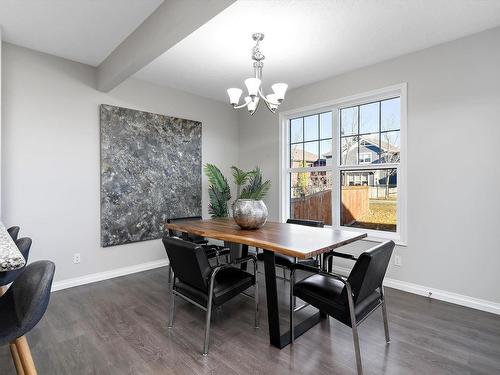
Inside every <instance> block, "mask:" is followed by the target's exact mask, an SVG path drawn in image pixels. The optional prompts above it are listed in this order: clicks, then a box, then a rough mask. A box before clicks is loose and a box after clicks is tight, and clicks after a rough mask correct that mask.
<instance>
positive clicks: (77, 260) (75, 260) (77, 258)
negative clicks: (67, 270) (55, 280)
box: [73, 253, 80, 264]
mask: <svg viewBox="0 0 500 375" xmlns="http://www.w3.org/2000/svg"><path fill="white" fill-rule="evenodd" d="M73 263H75V264H78V263H80V253H74V254H73Z"/></svg>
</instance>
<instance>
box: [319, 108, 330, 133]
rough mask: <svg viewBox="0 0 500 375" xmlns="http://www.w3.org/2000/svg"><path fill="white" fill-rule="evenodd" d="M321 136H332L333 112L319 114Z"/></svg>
mask: <svg viewBox="0 0 500 375" xmlns="http://www.w3.org/2000/svg"><path fill="white" fill-rule="evenodd" d="M319 126H320V129H319V133H320V134H319V136H320V138H321V139H325V138H332V129H333V127H332V112H326V113H322V114H320V115H319Z"/></svg>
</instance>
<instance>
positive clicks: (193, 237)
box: [167, 216, 204, 242]
mask: <svg viewBox="0 0 500 375" xmlns="http://www.w3.org/2000/svg"><path fill="white" fill-rule="evenodd" d="M201 219H202V217H201V216H186V217H174V218H171V219H167V223H175V222H177V221H186V220H201ZM168 235H169V236H170V237H181V238H182V239H184V240H187V241H191V242H196V241H200V240H203V239H204V238H203V237H202V236H198V235H196V234H189V235H187V234H186V235H183V234H182V233H179V232H177V231H175V230H173V229H169V230H168Z"/></svg>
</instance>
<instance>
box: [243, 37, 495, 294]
mask: <svg viewBox="0 0 500 375" xmlns="http://www.w3.org/2000/svg"><path fill="white" fill-rule="evenodd" d="M498 46H500V28H497V29H494V30H491V31H487V32H484V33H480V34H476V35H474V36H471V37H467V38H464V39H461V40H457V41H453V42H450V43H446V44H443V45H440V46H437V47H434V48H430V49H427V50H423V51H420V52H417V53H413V54H410V55H406V56H403V57H400V58H397V59H394V60H390V61H386V62H383V63H380V64H377V65H373V66H370V67H367V68H363V69H359V70H356V71H353V72H350V73H347V74H343V75H340V76H337V77H333V78H331V79H328V80H325V81H321V82H318V83H315V84H312V85H308V86H305V87H302V88H299V89H296V90H292V91H291V92H289V93H288V95H287V98H286V101H285V103H284V104H283V106H282V108H281V110H283V111H286V110H291V109H294V108H300V107H303V106H307V105H313V104H315V103H320V102H324V101H328V100H331V99H336V98H342V97H346V96H349V95H353V94H358V93H363V92H366V91H369V90H373V89H378V88H382V87H386V86H390V85H394V84H398V83H402V82H407V83H408V200H407V202H408V246H407V247H398V248H397V252H399V253H400V254H401V255H402V258H403V265H402V266H401V267H395V266H393V265H391V267H390V269H389V273H388V276H389V277H391V278H394V279H397V280H401V281H405V282H410V283H415V284H419V285H424V286H429V287H432V288H436V289H442V290H446V291H450V292H455V293H459V294H463V295H467V296H472V297H476V298H481V299H486V300H490V301H494V302H500V288H498V285H499V284H500V272H499V271H498V267H499V265H500V246H499V241H498V230H499V229H498V228H499V227H500V214H499V212H500V167H499V165H498V162H499V161H500V158H499V152H498V149H499V146H498V144H499V139H500V120H499V119H500V71H499V68H500V48H498ZM305 69H306V67H305ZM239 124H240V135H239V136H240V143H239V145H240V147H239V160H240V166H241V167H243V168H245V167H247V168H248V167H252V166H254V165H260V166H261V167H262V169H263V172H264V175H265V176H266V177H267V178H271V179H272V182H273V187H272V190H271V192H270V195H269V198H268V200H267V201H268V207H269V210H270V215H271V216H272V217H273V218H274V219H277V218H278V216H279V212H278V202H279V194H278V178H279V169H278V168H279V164H278V163H279V160H278V137H279V135H278V132H279V124H278V116H277V115H271V114H269V113H268V111H266V110H265V108H261V109H260V111H259V112H258V113H256V114H255V115H254V116H252V117H250V116H249V115H248V114H246V113H240V117H239ZM371 245H372V243H369V242H364V243H361V244H359V245H356V247H354V246H353V248H356V250H358V251H359V250H361V248H366V247H369V246H371Z"/></svg>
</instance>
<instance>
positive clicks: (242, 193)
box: [231, 166, 271, 229]
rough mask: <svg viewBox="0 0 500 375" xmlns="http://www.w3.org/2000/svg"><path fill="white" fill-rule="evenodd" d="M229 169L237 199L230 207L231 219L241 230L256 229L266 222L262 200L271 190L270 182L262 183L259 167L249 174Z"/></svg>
mask: <svg viewBox="0 0 500 375" xmlns="http://www.w3.org/2000/svg"><path fill="white" fill-rule="evenodd" d="M231 168H232V170H233V177H234V182H235V183H236V187H237V197H238V198H237V199H236V200H235V201H234V203H233V207H232V208H233V218H234V220H235V221H236V223H237V224H238V225H239V226H240V227H241V228H243V229H258V228H260V227H262V226H263V225H264V224H265V223H266V220H267V215H268V211H267V207H266V205H265V203H264V201H263V200H262V199H263V198H264V197H265V196H266V194H267V193H268V191H269V189H270V188H271V181H269V180H266V181H263V178H262V172H261V170H260V168H259V167H255V169H253V170H251V171H249V172H245V171H243V170H241V169H239V168H237V167H234V166H233V167H231ZM245 184H246V185H245Z"/></svg>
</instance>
